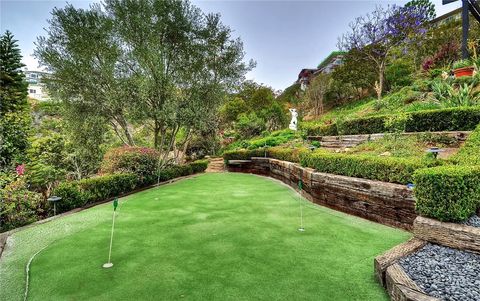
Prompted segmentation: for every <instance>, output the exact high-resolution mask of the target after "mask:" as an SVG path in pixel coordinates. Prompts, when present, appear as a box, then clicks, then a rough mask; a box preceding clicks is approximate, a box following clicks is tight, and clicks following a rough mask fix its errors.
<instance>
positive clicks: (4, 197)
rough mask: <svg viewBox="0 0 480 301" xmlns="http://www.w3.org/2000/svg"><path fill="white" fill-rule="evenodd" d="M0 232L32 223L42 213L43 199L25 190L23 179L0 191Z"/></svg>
mask: <svg viewBox="0 0 480 301" xmlns="http://www.w3.org/2000/svg"><path fill="white" fill-rule="evenodd" d="M0 200H1V202H0V232H4V231H8V230H10V229H13V228H16V227H21V226H24V225H27V224H30V223H33V222H35V221H37V220H38V219H39V216H41V215H42V214H43V213H44V210H43V207H44V206H43V205H44V201H43V197H42V195H41V194H40V193H36V192H32V191H29V190H28V189H27V185H26V183H25V181H24V180H23V179H17V180H16V181H14V182H12V183H10V184H8V185H6V186H5V188H4V189H0Z"/></svg>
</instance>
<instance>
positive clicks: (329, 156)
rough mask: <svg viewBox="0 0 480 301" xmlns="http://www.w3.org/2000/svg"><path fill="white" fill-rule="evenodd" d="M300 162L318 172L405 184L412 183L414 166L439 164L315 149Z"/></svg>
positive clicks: (415, 168) (438, 162) (422, 166)
mask: <svg viewBox="0 0 480 301" xmlns="http://www.w3.org/2000/svg"><path fill="white" fill-rule="evenodd" d="M301 164H302V166H305V167H310V168H314V169H315V170H317V171H319V172H326V173H332V174H337V175H343V176H349V177H356V178H364V179H370V180H378V181H383V182H390V183H400V184H408V183H412V181H413V178H412V175H413V172H414V171H415V170H417V169H419V168H424V167H427V166H434V165H437V164H440V161H434V160H431V161H430V160H428V161H426V160H421V159H416V158H414V159H405V158H395V157H377V156H369V155H348V154H335V153H330V152H327V151H315V152H313V153H312V154H309V155H306V156H302V157H301Z"/></svg>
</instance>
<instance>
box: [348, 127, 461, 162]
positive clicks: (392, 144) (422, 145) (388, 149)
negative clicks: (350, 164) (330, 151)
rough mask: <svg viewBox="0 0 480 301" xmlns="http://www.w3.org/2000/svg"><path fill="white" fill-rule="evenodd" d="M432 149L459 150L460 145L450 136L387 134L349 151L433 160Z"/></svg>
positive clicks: (352, 152)
mask: <svg viewBox="0 0 480 301" xmlns="http://www.w3.org/2000/svg"><path fill="white" fill-rule="evenodd" d="M431 147H439V148H458V147H459V143H458V142H457V141H456V140H455V139H454V138H449V137H448V136H434V135H432V134H429V133H424V134H420V133H419V134H416V135H408V136H403V135H395V134H386V135H385V136H384V137H383V138H380V139H376V140H371V141H367V142H364V143H361V144H359V145H358V146H355V147H352V148H349V149H348V153H351V154H357V153H358V154H368V155H376V156H388V157H390V156H392V157H400V158H412V157H416V158H422V157H424V158H426V159H427V158H431V157H432V154H429V153H427V152H426V150H427V149H429V148H431Z"/></svg>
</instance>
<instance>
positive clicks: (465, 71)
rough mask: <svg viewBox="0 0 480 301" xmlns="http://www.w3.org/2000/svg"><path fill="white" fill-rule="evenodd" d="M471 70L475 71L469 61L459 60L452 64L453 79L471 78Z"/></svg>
mask: <svg viewBox="0 0 480 301" xmlns="http://www.w3.org/2000/svg"><path fill="white" fill-rule="evenodd" d="M473 70H475V68H474V67H473V65H472V62H471V61H470V60H460V61H456V62H455V63H454V64H453V73H454V74H455V78H459V77H462V76H472V75H473Z"/></svg>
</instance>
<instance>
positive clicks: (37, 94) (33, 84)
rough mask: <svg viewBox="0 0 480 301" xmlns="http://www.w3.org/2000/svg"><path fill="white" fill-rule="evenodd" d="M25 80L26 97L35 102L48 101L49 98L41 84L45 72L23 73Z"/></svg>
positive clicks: (26, 71) (43, 85)
mask: <svg viewBox="0 0 480 301" xmlns="http://www.w3.org/2000/svg"><path fill="white" fill-rule="evenodd" d="M23 73H24V74H25V78H26V80H27V82H28V96H29V97H30V98H34V99H37V100H40V101H42V100H48V99H50V96H49V95H48V93H47V91H46V88H45V84H44V83H43V82H42V78H43V77H44V76H45V75H47V74H48V73H46V72H41V71H28V70H25V71H24V72H23Z"/></svg>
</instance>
